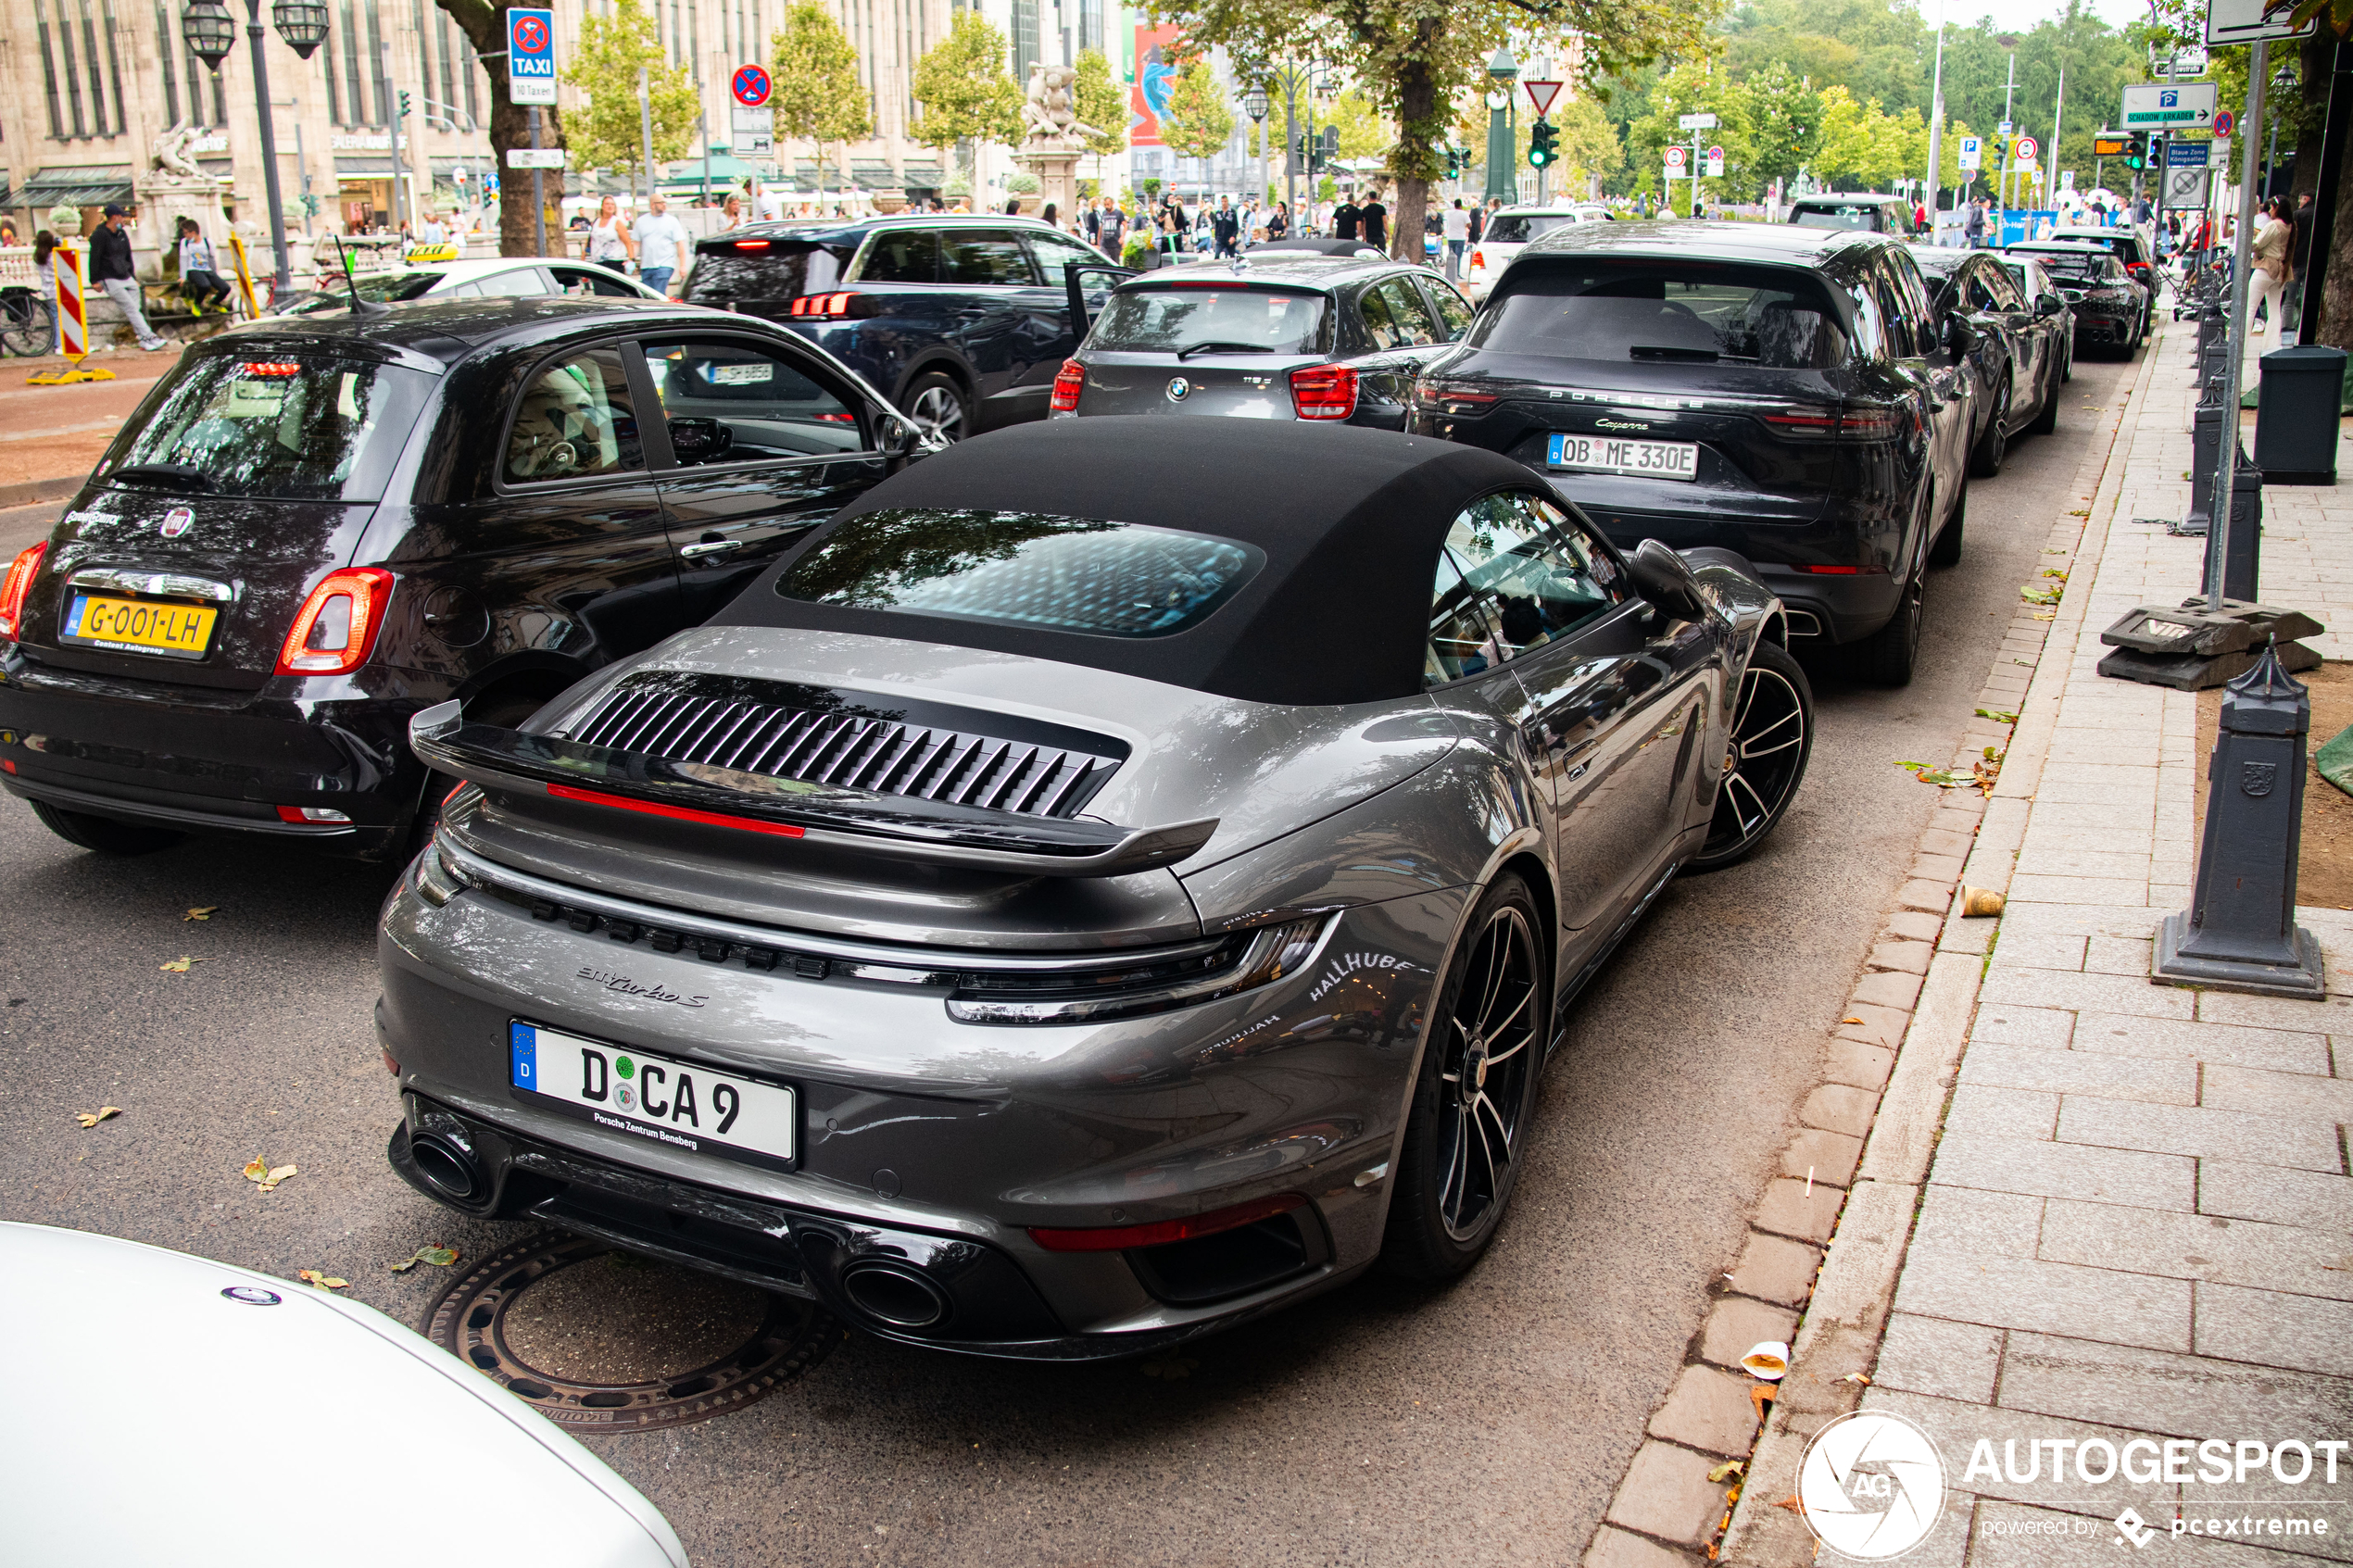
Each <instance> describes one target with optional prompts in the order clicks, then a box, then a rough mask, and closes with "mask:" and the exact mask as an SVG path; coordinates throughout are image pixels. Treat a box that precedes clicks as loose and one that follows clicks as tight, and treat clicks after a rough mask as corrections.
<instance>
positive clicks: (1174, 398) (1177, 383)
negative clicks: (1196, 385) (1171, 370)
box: [1168, 376, 1193, 403]
mask: <svg viewBox="0 0 2353 1568" xmlns="http://www.w3.org/2000/svg"><path fill="white" fill-rule="evenodd" d="M1192 390H1193V383H1190V382H1189V381H1187V380H1186V379H1185V378H1184V377H1182V376H1171V377H1169V379H1168V400H1169V401H1170V402H1171V403H1182V402H1183V401H1184V400H1185V397H1186V395H1187V394H1189V393H1190V392H1191V391H1192Z"/></svg>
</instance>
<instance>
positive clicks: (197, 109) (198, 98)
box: [181, 39, 228, 125]
mask: <svg viewBox="0 0 2353 1568" xmlns="http://www.w3.org/2000/svg"><path fill="white" fill-rule="evenodd" d="M181 57H182V58H183V59H184V60H186V61H187V63H188V119H189V122H190V123H191V124H195V125H219V124H221V123H223V122H224V121H225V120H226V119H228V117H227V116H226V115H223V114H222V113H220V78H219V77H217V76H212V72H211V69H210V68H209V67H208V66H207V65H206V64H205V63H204V60H203V58H202V56H198V55H197V53H196V52H195V50H194V49H191V48H189V47H188V46H187V42H186V40H185V39H182V41H181ZM208 76H212V107H213V113H212V115H211V117H210V118H209V119H208V118H207V117H206V115H205V112H204V84H205V79H206V78H207V77H208Z"/></svg>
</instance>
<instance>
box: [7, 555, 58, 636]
mask: <svg viewBox="0 0 2353 1568" xmlns="http://www.w3.org/2000/svg"><path fill="white" fill-rule="evenodd" d="M48 553H49V546H48V544H47V542H46V541H44V542H43V543H41V544H38V545H28V546H25V547H24V548H23V549H21V550H19V551H18V552H17V558H16V559H14V560H12V561H10V562H9V563H8V576H7V580H6V582H5V583H0V637H6V639H8V640H9V641H10V642H14V641H16V639H17V638H18V637H19V635H20V634H21V633H20V630H19V629H20V628H21V627H22V626H23V625H24V601H25V598H26V596H28V595H30V594H31V592H32V580H33V579H34V578H36V577H38V576H40V575H41V558H42V557H44V556H45V555H47V554H48Z"/></svg>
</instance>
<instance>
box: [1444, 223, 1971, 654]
mask: <svg viewBox="0 0 2353 1568" xmlns="http://www.w3.org/2000/svg"><path fill="white" fill-rule="evenodd" d="M1975 346H1976V333H1975V330H1974V329H1973V328H1971V327H1970V326H1969V323H1968V322H1967V321H1966V320H1960V319H1958V318H1957V317H1952V316H1944V315H1940V314H1939V313H1938V312H1937V310H1936V308H1935V307H1934V305H1933V304H1932V303H1931V300H1930V297H1929V293H1928V287H1927V285H1926V284H1925V283H1924V282H1922V281H1921V278H1920V273H1919V268H1918V267H1917V266H1916V265H1914V263H1913V261H1912V257H1911V256H1910V254H1909V253H1908V252H1907V251H1906V249H1905V247H1904V246H1903V245H1902V244H1900V243H1899V242H1897V241H1895V240H1894V239H1891V238H1889V237H1888V236H1886V235H1882V234H1878V233H1872V232H1863V231H1858V230H1848V229H1813V228H1800V227H1795V226H1784V225H1778V224H1763V223H1754V224H1752V223H1702V222H1665V223H1609V224H1603V223H1590V224H1588V223H1579V224H1576V225H1574V226H1572V227H1569V228H1564V229H1557V230H1554V232H1551V233H1549V234H1546V235H1544V236H1542V237H1541V238H1540V239H1538V240H1537V241H1535V242H1534V243H1533V244H1531V245H1529V247H1528V248H1527V249H1526V250H1523V251H1522V252H1520V253H1519V255H1518V257H1516V259H1515V260H1514V261H1513V263H1512V267H1511V270H1510V271H1509V272H1507V273H1505V274H1504V278H1503V280H1502V281H1501V282H1499V283H1497V284H1496V287H1495V291H1494V293H1493V294H1492V295H1490V296H1489V298H1488V302H1487V305H1486V307H1485V308H1484V309H1482V310H1481V311H1480V312H1479V317H1478V323H1477V324H1476V325H1475V326H1473V328H1472V329H1471V332H1470V335H1469V336H1468V337H1467V338H1466V340H1465V341H1464V342H1463V343H1462V344H1461V345H1458V346H1457V347H1456V348H1455V349H1454V351H1453V352H1452V353H1451V354H1447V355H1444V356H1442V357H1441V358H1439V359H1437V360H1436V361H1435V362H1433V363H1432V364H1431V366H1430V367H1429V369H1428V371H1427V372H1426V373H1425V374H1424V376H1423V379H1422V381H1421V383H1420V384H1419V386H1418V387H1417V388H1416V394H1415V413H1414V418H1413V420H1412V425H1411V428H1412V429H1413V430H1415V431H1416V432H1419V433H1426V434H1431V435H1439V436H1443V437H1446V438H1447V439H1450V440H1454V441H1466V442H1469V443H1471V444H1472V445H1478V446H1485V447H1488V448H1491V450H1494V451H1498V452H1503V453H1505V454H1508V455H1509V456H1512V457H1515V458H1519V459H1520V460H1521V461H1522V462H1525V463H1527V464H1528V465H1529V467H1531V468H1534V469H1536V470H1540V471H1541V472H1542V473H1544V474H1546V475H1548V476H1549V477H1550V478H1551V479H1552V481H1553V483H1554V487H1555V488H1556V489H1557V490H1559V491H1560V492H1561V494H1563V495H1567V497H1569V498H1570V499H1571V500H1573V501H1575V502H1576V503H1577V504H1578V505H1579V506H1580V507H1581V508H1583V509H1584V510H1585V511H1586V512H1587V513H1588V514H1589V515H1591V516H1592V519H1593V521H1596V522H1597V523H1599V524H1600V525H1601V526H1602V528H1603V529H1604V531H1605V532H1607V533H1608V534H1609V535H1610V537H1611V539H1612V540H1613V541H1614V542H1616V543H1617V545H1618V546H1619V547H1621V548H1626V549H1630V548H1632V547H1633V546H1634V545H1635V544H1636V543H1637V542H1638V541H1640V540H1642V539H1646V538H1656V539H1659V540H1661V541H1663V542H1664V543H1665V544H1667V546H1670V547H1672V548H1675V549H1679V550H1680V549H1690V548H1692V547H1693V546H1720V547H1723V548H1726V549H1730V550H1732V551H1734V552H1735V553H1737V554H1738V555H1739V556H1740V557H1741V558H1742V559H1743V561H1745V562H1747V563H1749V564H1750V565H1751V566H1753V568H1754V569H1755V573H1756V575H1757V577H1758V579H1759V580H1760V581H1762V582H1763V583H1765V584H1766V585H1767V586H1768V588H1770V589H1771V590H1772V591H1773V593H1774V595H1775V596H1777V597H1779V598H1780V599H1781V601H1782V602H1783V603H1784V604H1785V605H1786V606H1787V607H1788V609H1789V615H1790V622H1791V630H1792V632H1793V634H1801V635H1808V636H1815V637H1821V638H1826V639H1827V640H1828V641H1830V642H1831V643H1837V644H1853V645H1856V646H1855V650H1854V652H1855V658H1856V661H1857V663H1858V665H1859V667H1860V670H1861V671H1862V673H1863V674H1864V676H1865V677H1866V678H1867V679H1870V680H1874V681H1878V682H1881V683H1884V684H1889V685H1902V684H1905V683H1906V682H1907V681H1909V680H1910V679H1911V675H1912V661H1913V657H1914V654H1915V652H1916V651H1917V649H1918V647H1919V628H1920V614H1921V600H1922V596H1923V593H1924V591H1925V585H1926V579H1927V571H1926V569H1927V568H1928V567H1929V566H1931V565H1944V564H1949V563H1950V562H1952V561H1954V560H1957V559H1958V558H1959V555H1960V544H1961V519H1962V511H1963V503H1964V498H1965V486H1966V485H1967V483H1968V477H1967V471H1966V470H1967V459H1968V446H1969V439H1970V435H1971V433H1972V432H1973V430H1974V429H1975V425H1976V417H1975V411H1974V408H1973V403H1974V394H1973V391H1972V388H1971V385H1970V378H1969V374H1968V372H1967V371H1966V370H1964V369H1963V366H1962V360H1963V358H1965V357H1966V355H1967V354H1968V352H1969V350H1970V349H1972V348H1974V347H1975Z"/></svg>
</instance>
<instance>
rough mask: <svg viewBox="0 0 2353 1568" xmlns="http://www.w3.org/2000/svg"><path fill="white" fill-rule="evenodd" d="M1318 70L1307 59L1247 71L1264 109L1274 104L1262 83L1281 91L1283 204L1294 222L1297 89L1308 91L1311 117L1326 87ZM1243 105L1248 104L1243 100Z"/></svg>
mask: <svg viewBox="0 0 2353 1568" xmlns="http://www.w3.org/2000/svg"><path fill="white" fill-rule="evenodd" d="M1318 69H1319V67H1318V66H1317V65H1316V62H1315V61H1314V60H1312V59H1311V60H1309V61H1307V62H1306V63H1305V64H1303V65H1302V64H1298V63H1292V64H1287V65H1279V66H1276V65H1267V64H1265V63H1259V64H1256V65H1253V66H1252V67H1251V68H1250V69H1249V71H1248V72H1247V74H1249V75H1252V76H1253V77H1255V78H1256V79H1257V81H1258V82H1259V85H1258V86H1255V87H1253V88H1252V92H1253V93H1256V94H1260V96H1261V97H1262V99H1265V101H1266V104H1267V110H1266V112H1269V113H1271V112H1272V111H1273V107H1274V105H1273V102H1272V99H1271V96H1270V95H1269V94H1267V93H1266V86H1265V84H1266V83H1269V82H1272V83H1274V84H1276V85H1277V86H1279V87H1281V88H1282V90H1283V205H1284V206H1285V207H1288V208H1289V209H1290V215H1291V221H1292V223H1293V224H1294V225H1296V224H1298V222H1299V157H1298V156H1297V155H1296V154H1294V153H1293V151H1292V149H1293V148H1294V147H1298V146H1300V145H1301V143H1300V140H1299V90H1300V89H1301V88H1302V87H1304V88H1306V89H1307V90H1308V103H1307V107H1308V110H1309V114H1310V118H1311V119H1312V118H1313V115H1314V110H1315V95H1316V94H1320V93H1322V92H1323V91H1324V90H1325V86H1326V83H1325V82H1324V81H1323V80H1322V78H1321V77H1320V76H1319V75H1318V74H1317V72H1318ZM1244 107H1248V106H1247V102H1246V103H1245V106H1244ZM1252 118H1253V119H1255V118H1257V117H1256V116H1252ZM1308 129H1309V131H1310V132H1313V131H1314V129H1315V127H1314V126H1313V125H1310V126H1309V127H1308ZM1260 145H1261V148H1262V149H1263V148H1264V146H1265V143H1264V142H1263V141H1262V142H1261V144H1260ZM1262 172H1264V171H1263V170H1262Z"/></svg>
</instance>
